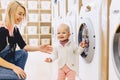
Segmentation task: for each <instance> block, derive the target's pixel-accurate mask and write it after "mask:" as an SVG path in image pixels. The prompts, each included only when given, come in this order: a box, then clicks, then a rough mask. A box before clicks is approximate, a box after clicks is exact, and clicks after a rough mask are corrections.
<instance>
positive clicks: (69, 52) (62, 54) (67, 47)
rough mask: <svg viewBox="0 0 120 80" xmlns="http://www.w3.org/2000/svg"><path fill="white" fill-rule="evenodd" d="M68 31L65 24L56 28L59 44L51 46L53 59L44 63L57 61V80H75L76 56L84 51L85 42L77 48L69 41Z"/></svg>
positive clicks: (47, 59)
mask: <svg viewBox="0 0 120 80" xmlns="http://www.w3.org/2000/svg"><path fill="white" fill-rule="evenodd" d="M69 37H70V29H69V26H68V25H67V24H64V23H62V24H60V25H59V26H58V28H57V38H58V40H59V44H56V45H55V46H53V55H54V58H46V59H45V62H52V61H54V60H56V59H58V69H59V70H58V80H65V79H66V78H68V80H75V77H76V65H78V64H76V55H77V54H78V53H82V52H83V51H84V47H85V42H81V43H80V46H79V47H77V45H75V44H74V43H73V42H72V41H70V40H69Z"/></svg>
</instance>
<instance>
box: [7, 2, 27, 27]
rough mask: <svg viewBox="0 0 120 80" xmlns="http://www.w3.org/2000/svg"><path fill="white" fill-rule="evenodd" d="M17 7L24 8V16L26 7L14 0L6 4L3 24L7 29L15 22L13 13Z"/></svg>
mask: <svg viewBox="0 0 120 80" xmlns="http://www.w3.org/2000/svg"><path fill="white" fill-rule="evenodd" d="M18 7H22V8H23V9H24V11H25V17H26V8H25V7H24V6H23V5H22V4H21V3H19V2H18V1H16V0H13V1H11V2H10V3H9V4H8V6H7V10H6V15H5V24H6V27H7V28H8V29H11V28H13V26H14V24H15V18H14V17H15V16H14V15H15V12H16V10H17V8H18ZM25 17H24V19H25Z"/></svg>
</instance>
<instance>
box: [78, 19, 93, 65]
mask: <svg viewBox="0 0 120 80" xmlns="http://www.w3.org/2000/svg"><path fill="white" fill-rule="evenodd" d="M82 41H85V43H86V44H87V46H86V48H85V50H84V52H83V53H82V54H80V55H81V56H82V57H83V58H84V59H85V60H86V61H87V62H88V63H90V62H91V61H92V59H93V56H94V53H95V31H94V28H93V25H92V23H91V21H90V20H89V19H86V20H85V21H84V22H82V23H81V24H80V26H79V31H78V44H80V42H82Z"/></svg>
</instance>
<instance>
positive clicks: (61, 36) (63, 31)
mask: <svg viewBox="0 0 120 80" xmlns="http://www.w3.org/2000/svg"><path fill="white" fill-rule="evenodd" d="M69 36H70V32H69V28H68V27H66V26H64V25H63V26H60V27H59V28H58V30H57V38H58V40H60V41H64V40H67V39H69Z"/></svg>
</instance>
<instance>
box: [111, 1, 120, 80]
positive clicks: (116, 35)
mask: <svg viewBox="0 0 120 80" xmlns="http://www.w3.org/2000/svg"><path fill="white" fill-rule="evenodd" d="M119 3H120V1H119V0H112V2H111V6H110V29H109V30H110V35H109V40H110V41H109V80H120V5H119Z"/></svg>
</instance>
